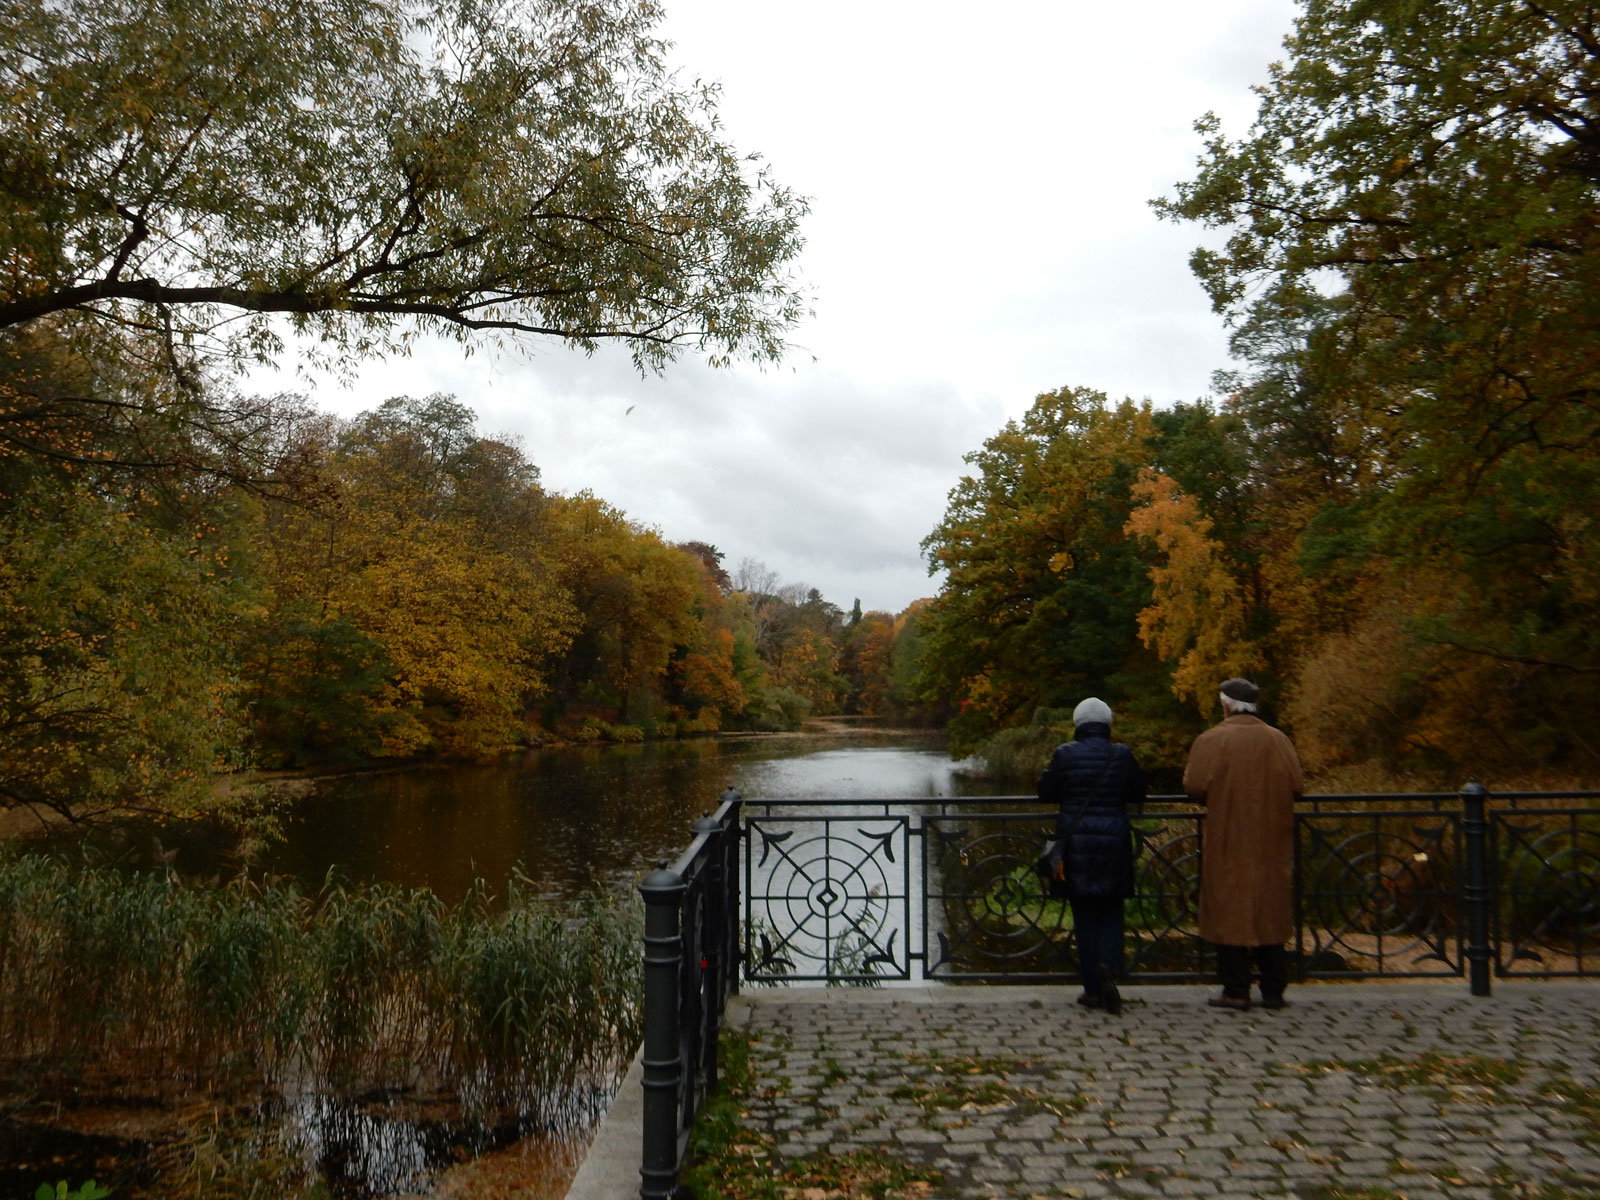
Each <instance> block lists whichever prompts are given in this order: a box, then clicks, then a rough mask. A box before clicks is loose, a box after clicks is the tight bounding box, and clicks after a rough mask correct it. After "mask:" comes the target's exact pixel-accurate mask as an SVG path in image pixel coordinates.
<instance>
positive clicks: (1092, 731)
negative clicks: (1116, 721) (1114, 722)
mask: <svg viewBox="0 0 1600 1200" xmlns="http://www.w3.org/2000/svg"><path fill="white" fill-rule="evenodd" d="M1072 738H1073V740H1074V741H1077V742H1081V741H1084V740H1086V739H1088V738H1105V739H1106V740H1107V741H1110V740H1111V726H1109V725H1107V724H1106V723H1105V722H1104V721H1085V722H1084V723H1083V724H1082V725H1079V726H1078V728H1077V729H1076V730H1074V731H1073V734H1072Z"/></svg>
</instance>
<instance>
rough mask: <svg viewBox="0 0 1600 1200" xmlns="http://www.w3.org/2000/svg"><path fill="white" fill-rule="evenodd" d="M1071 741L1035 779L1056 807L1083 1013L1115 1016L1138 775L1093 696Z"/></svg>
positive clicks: (1075, 715)
mask: <svg viewBox="0 0 1600 1200" xmlns="http://www.w3.org/2000/svg"><path fill="white" fill-rule="evenodd" d="M1072 724H1073V726H1074V734H1073V738H1074V740H1072V741H1070V742H1063V743H1062V744H1061V745H1060V746H1057V747H1056V752H1055V754H1054V755H1053V756H1052V757H1051V759H1050V765H1049V766H1048V767H1046V768H1045V771H1044V774H1043V775H1041V776H1039V799H1041V800H1043V801H1045V802H1046V803H1049V804H1056V805H1059V806H1060V812H1059V815H1057V817H1056V837H1057V839H1059V840H1061V841H1062V843H1063V845H1064V847H1065V851H1066V863H1067V896H1068V901H1069V903H1070V904H1071V905H1072V928H1073V931H1074V933H1075V935H1076V938H1077V943H1078V972H1079V975H1080V976H1081V977H1082V980H1083V995H1081V996H1079V997H1078V1003H1079V1004H1082V1005H1084V1006H1085V1007H1088V1008H1104V1009H1107V1010H1108V1011H1110V1012H1113V1013H1115V1012H1118V1011H1120V1010H1121V1007H1122V998H1121V996H1120V995H1119V994H1118V992H1117V977H1118V976H1119V975H1121V974H1122V902H1123V900H1125V899H1127V898H1128V897H1129V896H1132V895H1133V827H1132V825H1131V824H1130V823H1129V819H1128V810H1129V808H1130V807H1138V806H1140V805H1142V804H1143V803H1144V798H1145V780H1144V772H1143V771H1142V770H1140V769H1139V764H1138V762H1137V761H1136V760H1135V759H1134V757H1133V751H1131V750H1129V749H1128V747H1126V746H1124V745H1122V744H1121V743H1120V742H1113V741H1112V740H1111V706H1110V705H1108V704H1107V703H1106V702H1105V701H1103V700H1099V699H1097V698H1095V697H1093V696H1091V697H1089V699H1087V700H1085V701H1084V702H1083V703H1082V704H1080V705H1078V707H1077V708H1075V709H1073V710H1072Z"/></svg>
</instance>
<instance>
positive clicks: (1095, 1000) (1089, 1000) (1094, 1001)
mask: <svg viewBox="0 0 1600 1200" xmlns="http://www.w3.org/2000/svg"><path fill="white" fill-rule="evenodd" d="M1078 1003H1079V1004H1081V1005H1083V1006H1084V1007H1085V1008H1104V1007H1105V1003H1104V1001H1102V1000H1101V999H1100V997H1099V996H1098V995H1096V994H1095V993H1094V992H1085V993H1084V994H1083V995H1081V996H1079V997H1078Z"/></svg>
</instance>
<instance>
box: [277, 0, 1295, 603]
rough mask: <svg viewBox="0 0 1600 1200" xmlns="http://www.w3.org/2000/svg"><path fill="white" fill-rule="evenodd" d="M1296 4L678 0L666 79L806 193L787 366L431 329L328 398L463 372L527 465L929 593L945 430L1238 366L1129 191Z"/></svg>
mask: <svg viewBox="0 0 1600 1200" xmlns="http://www.w3.org/2000/svg"><path fill="white" fill-rule="evenodd" d="M1293 15H1294V5H1293V3H1292V0H1208V2H1207V3H1205V4H1197V3H1194V2H1193V0H1151V2H1149V3H1145V4H1141V5H1122V6H1117V5H1103V4H1090V3H1087V2H1085V0H997V2H996V3H992V4H990V5H987V6H984V7H982V8H974V7H972V6H971V5H969V4H961V5H957V4H953V3H952V4H941V3H929V2H918V3H912V2H911V0H869V2H866V3H863V2H862V0H812V2H811V3H809V4H807V5H805V6H803V7H801V6H775V5H751V4H749V3H747V2H744V3H740V2H736V0H668V17H667V21H666V25H665V28H664V32H665V34H666V36H667V37H669V38H671V39H673V40H674V41H675V42H676V47H675V49H674V51H673V55H672V58H673V61H674V62H676V63H678V64H680V76H681V77H682V78H684V79H685V80H688V79H692V78H694V77H697V76H698V77H700V78H705V79H714V80H719V81H720V82H721V83H722V85H723V100H722V104H721V113H722V117H723V119H724V122H725V126H726V130H727V133H728V135H729V137H730V138H731V140H733V142H734V143H735V144H736V145H737V146H739V148H740V149H741V150H745V151H755V152H759V153H761V154H762V156H763V157H764V159H765V160H766V161H767V163H768V164H769V165H770V166H771V168H772V170H773V172H774V174H775V175H776V176H777V178H779V179H780V180H781V181H782V182H784V183H785V184H788V185H790V186H792V187H794V188H795V189H796V190H797V191H799V192H801V193H803V194H805V195H808V196H810V197H811V198H812V205H813V212H812V216H811V218H810V219H809V220H808V222H807V224H806V228H805V232H806V236H807V247H806V250H805V253H804V256H803V259H802V263H801V270H802V272H803V274H804V276H805V277H806V279H807V280H808V282H809V283H810V285H811V286H812V288H813V290H814V293H815V305H814V307H815V310H816V315H815V317H814V318H813V319H811V320H809V321H807V322H806V323H805V324H804V325H803V326H802V327H801V328H799V329H797V330H796V331H795V333H794V335H793V339H792V340H793V342H794V343H795V345H796V346H797V347H798V348H799V349H798V351H797V352H796V353H795V354H794V355H793V356H792V357H791V359H790V361H789V362H787V363H786V364H784V365H783V366H780V367H776V368H770V369H768V370H766V371H764V372H762V371H756V370H753V369H736V370H732V371H726V372H713V371H710V370H708V369H706V368H705V367H704V366H703V365H701V364H700V363H698V362H696V361H693V360H692V359H691V358H689V357H685V359H683V360H682V361H680V362H679V363H678V364H677V365H676V366H674V367H672V368H669V369H668V371H667V373H666V375H665V376H663V377H659V378H657V377H650V378H645V379H640V378H639V376H638V374H637V373H636V372H635V371H634V370H633V368H632V366H631V364H629V362H628V361H627V357H626V355H625V354H622V353H620V352H618V351H616V350H615V349H612V350H607V351H602V352H601V353H598V354H596V355H595V356H593V357H585V356H583V355H581V354H577V353H573V352H571V351H568V350H566V349H565V348H563V347H562V346H560V345H558V344H554V343H552V344H548V345H541V346H536V347H534V348H533V349H532V351H531V353H526V354H518V353H506V352H491V351H487V350H484V351H480V352H479V353H477V354H474V355H472V356H470V357H465V356H463V355H462V353H461V349H460V347H459V346H457V345H456V344H455V343H444V342H441V343H436V344H425V345H422V346H420V347H419V348H418V350H417V352H416V353H415V354H414V356H413V357H412V358H410V359H405V360H398V361H394V362H387V363H373V364H368V365H367V366H366V367H364V368H363V370H362V372H361V376H360V379H359V381H358V382H357V384H356V385H355V386H353V387H352V388H349V389H340V388H339V387H338V386H337V385H330V384H326V383H318V385H317V386H316V388H315V391H314V395H315V396H316V399H317V400H318V402H319V403H320V404H322V405H323V406H324V407H327V408H331V409H334V410H336V411H340V412H345V413H349V412H354V411H357V410H360V409H365V408H370V407H372V406H373V405H375V404H377V403H379V402H380V401H381V400H383V399H384V398H386V397H388V396H391V395H397V394H402V393H405V394H412V395H422V394H426V393H427V392H432V391H447V392H453V393H454V394H455V395H457V396H458V397H459V398H460V399H461V400H462V401H463V402H464V403H466V404H468V405H469V406H471V407H472V408H474V409H475V410H476V411H477V413H478V414H479V418H480V427H481V428H482V429H484V431H485V432H489V433H511V434H515V435H517V436H519V437H520V438H521V440H522V443H523V445H524V447H525V449H526V450H527V452H528V454H529V457H531V458H532V459H533V461H534V462H536V463H537V464H538V465H539V467H540V468H541V470H542V472H543V476H544V480H545V483H546V485H547V486H548V487H551V488H553V489H555V490H558V491H564V492H571V491H576V490H579V489H582V488H588V489H590V490H592V491H593V492H595V493H596V494H597V495H599V496H601V497H602V498H604V499H605V500H607V501H609V502H611V503H613V504H615V505H617V506H618V507H620V508H622V509H624V510H625V511H627V513H628V514H629V515H630V516H631V517H633V518H634V519H635V520H638V521H640V522H642V523H644V524H647V525H654V526H657V527H659V528H660V529H661V530H662V531H663V533H665V534H666V536H668V537H670V538H673V539H675V540H688V539H691V538H692V539H700V540H704V541H708V542H712V543H714V544H716V545H717V546H718V547H719V548H721V549H722V550H723V551H724V553H725V554H726V557H727V562H728V563H730V564H737V563H738V562H739V561H740V560H741V559H743V558H745V557H752V558H757V559H760V560H762V561H764V562H765V563H767V565H768V566H770V567H772V568H773V569H774V570H776V571H778V572H779V574H780V575H781V576H782V577H784V579H785V580H787V581H789V582H805V583H807V584H808V585H811V586H814V587H817V588H819V589H820V590H821V591H822V593H823V595H824V596H826V597H827V598H828V599H829V600H832V601H833V602H834V603H835V604H838V605H839V606H840V607H843V608H848V607H849V605H850V603H851V601H852V600H854V599H856V598H858V597H859V598H860V600H861V602H862V605H863V606H864V607H866V608H869V609H871V608H883V609H889V610H891V611H897V610H899V609H901V608H903V607H904V606H905V605H906V604H907V603H909V602H910V601H911V600H913V599H915V598H916V597H917V596H921V595H929V594H931V593H932V592H933V590H934V589H935V587H936V582H935V581H933V580H930V579H929V578H928V576H927V574H926V569H925V565H924V564H923V562H922V560H921V556H920V551H919V543H920V541H921V540H922V538H923V537H924V536H926V534H927V533H928V532H929V531H930V530H931V529H932V528H933V527H934V526H935V525H936V524H937V523H938V522H939V520H940V519H941V517H942V516H943V512H944V505H945V499H946V496H947V494H948V492H949V490H950V488H951V487H953V486H954V485H955V483H956V481H957V479H958V478H959V477H960V475H961V474H962V471H963V469H964V468H963V464H962V461H961V460H962V455H963V454H965V453H967V452H968V451H971V450H975V449H978V448H979V447H980V446H981V445H982V443H983V441H984V440H985V439H986V438H988V437H990V436H991V435H992V434H993V433H995V432H996V431H997V430H998V429H999V427H1000V426H1001V424H1003V423H1004V422H1005V421H1006V420H1007V419H1009V418H1011V417H1015V416H1017V415H1020V414H1021V413H1022V412H1023V411H1024V410H1025V409H1026V407H1027V406H1028V404H1029V403H1031V401H1032V399H1033V397H1034V396H1035V395H1036V394H1038V393H1039V392H1042V391H1047V390H1050V389H1053V388H1056V387H1060V386H1064V385H1086V386H1092V387H1097V388H1101V389H1103V390H1105V391H1106V392H1108V393H1109V394H1111V395H1112V397H1113V398H1120V397H1122V396H1125V395H1131V396H1134V397H1135V398H1143V397H1146V396H1148V397H1150V398H1151V399H1153V400H1155V401H1156V402H1157V403H1170V402H1173V401H1178V400H1192V399H1194V398H1196V397H1198V396H1201V395H1204V394H1206V392H1207V391H1208V380H1209V377H1210V374H1211V372H1212V371H1213V370H1214V369H1216V368H1217V367H1221V366H1225V365H1227V355H1226V338H1225V331H1224V330H1223V328H1222V326H1221V323H1220V321H1219V320H1218V318H1216V317H1215V316H1214V315H1212V314H1211V312H1210V310H1209V305H1208V302H1207V300H1206V298H1205V296H1204V294H1203V293H1202V292H1201V290H1200V288H1199V286H1198V285H1197V284H1196V282H1195V281H1194V279H1193V278H1192V277H1191V276H1190V275H1189V272H1188V268H1187V259H1188V254H1189V251H1190V249H1191V248H1192V247H1193V246H1194V245H1195V244H1197V243H1198V242H1199V241H1201V240H1202V233H1201V231H1199V230H1196V229H1190V228H1178V227H1174V226H1172V225H1169V224H1163V223H1162V222H1160V221H1159V220H1158V219H1157V218H1156V217H1155V215H1154V213H1153V212H1152V211H1151V210H1150V208H1149V206H1148V201H1149V199H1150V198H1151V197H1153V196H1157V195H1161V194H1163V193H1167V192H1169V191H1170V190H1171V188H1172V186H1173V184H1174V183H1176V182H1177V181H1178V180H1180V179H1183V178H1187V177H1189V176H1191V175H1192V174H1193V172H1194V164H1195V160H1196V158H1197V156H1198V154H1199V153H1200V149H1201V146H1200V142H1199V139H1198V137H1197V136H1196V135H1195V134H1194V132H1193V130H1192V124H1193V122H1194V120H1195V119H1196V118H1197V117H1199V116H1200V115H1201V114H1203V113H1204V112H1206V111H1207V110H1215V111H1217V112H1218V113H1219V114H1220V115H1221V116H1222V117H1223V119H1224V121H1225V123H1226V125H1227V127H1228V128H1229V129H1231V130H1232V131H1234V132H1236V133H1238V132H1242V131H1243V129H1244V127H1245V126H1246V125H1247V124H1248V122H1249V120H1250V118H1251V116H1252V115H1253V112H1254V104H1255V101H1254V97H1253V96H1252V95H1251V94H1250V92H1249V86H1250V85H1251V84H1252V83H1258V82H1261V81H1263V80H1265V78H1266V73H1267V64H1268V63H1269V62H1271V61H1272V60H1273V59H1275V58H1278V57H1281V51H1280V49H1279V46H1280V43H1281V41H1282V38H1283V36H1284V35H1285V34H1286V33H1287V32H1288V30H1289V27H1290V23H1291V20H1292V17H1293ZM253 383H254V385H255V386H257V387H259V388H261V389H263V390H266V389H276V388H279V387H283V386H286V383H287V380H286V378H285V377H283V376H281V375H280V376H278V377H276V378H274V377H271V376H265V377H257V378H256V379H255V380H253ZM630 408H631V409H632V411H631V412H630V411H629V409H630Z"/></svg>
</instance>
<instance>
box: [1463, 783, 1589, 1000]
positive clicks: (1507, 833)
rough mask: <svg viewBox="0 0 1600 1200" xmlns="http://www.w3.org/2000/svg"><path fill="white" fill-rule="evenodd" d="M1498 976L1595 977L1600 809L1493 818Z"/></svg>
mask: <svg viewBox="0 0 1600 1200" xmlns="http://www.w3.org/2000/svg"><path fill="white" fill-rule="evenodd" d="M1490 825H1491V829H1492V835H1491V850H1490V861H1491V863H1492V864H1493V866H1492V868H1491V869H1492V870H1493V872H1494V875H1495V883H1496V887H1495V904H1494V913H1495V932H1494V942H1495V944H1496V956H1495V973H1496V974H1498V975H1501V976H1508V977H1515V976H1527V975H1538V976H1550V975H1593V974H1595V973H1596V970H1597V968H1600V812H1596V811H1595V810H1593V809H1545V810H1542V811H1541V810H1536V809H1529V810H1522V811H1517V812H1500V813H1495V814H1493V815H1492V816H1491V820H1490Z"/></svg>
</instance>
